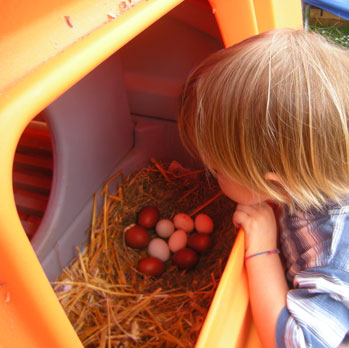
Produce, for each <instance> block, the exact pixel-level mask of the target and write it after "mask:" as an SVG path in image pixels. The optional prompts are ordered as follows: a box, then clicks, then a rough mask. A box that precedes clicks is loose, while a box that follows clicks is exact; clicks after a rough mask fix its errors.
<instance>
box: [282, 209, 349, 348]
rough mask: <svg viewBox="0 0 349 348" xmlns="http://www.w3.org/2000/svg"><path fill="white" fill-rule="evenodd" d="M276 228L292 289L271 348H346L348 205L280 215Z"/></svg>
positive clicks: (348, 346)
mask: <svg viewBox="0 0 349 348" xmlns="http://www.w3.org/2000/svg"><path fill="white" fill-rule="evenodd" d="M280 226H281V235H280V242H281V243H282V248H283V252H284V256H285V257H286V260H287V278H288V280H289V281H290V282H291V283H292V289H291V290H290V291H289V292H288V294H287V302H286V307H285V308H284V309H283V310H282V311H281V313H280V315H279V318H278V322H277V327H276V346H277V348H344V347H346V348H349V205H345V206H342V207H338V206H331V207H330V209H328V210H327V211H326V212H321V213H320V212H319V213H311V214H304V213H296V214H293V215H288V214H287V211H284V212H283V214H282V217H281V219H280Z"/></svg>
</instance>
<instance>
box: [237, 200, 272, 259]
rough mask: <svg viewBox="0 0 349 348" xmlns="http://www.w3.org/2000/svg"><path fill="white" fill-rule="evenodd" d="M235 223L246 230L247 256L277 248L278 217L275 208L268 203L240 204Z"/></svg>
mask: <svg viewBox="0 0 349 348" xmlns="http://www.w3.org/2000/svg"><path fill="white" fill-rule="evenodd" d="M233 223H234V224H235V226H238V227H240V226H241V227H242V228H243V229H244V230H245V254H246V256H248V255H252V254H255V253H258V252H261V251H268V250H273V249H275V248H276V245H277V227H276V219H275V215H274V211H273V209H272V208H271V207H270V206H269V205H268V204H267V203H258V204H255V205H245V204H238V205H237V207H236V210H235V212H234V215H233Z"/></svg>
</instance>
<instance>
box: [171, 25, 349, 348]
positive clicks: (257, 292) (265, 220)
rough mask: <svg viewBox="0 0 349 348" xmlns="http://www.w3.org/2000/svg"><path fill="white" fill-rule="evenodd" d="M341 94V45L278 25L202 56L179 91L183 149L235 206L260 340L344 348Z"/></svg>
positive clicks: (346, 272) (345, 86)
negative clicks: (277, 211) (276, 211)
mask: <svg viewBox="0 0 349 348" xmlns="http://www.w3.org/2000/svg"><path fill="white" fill-rule="evenodd" d="M348 96H349V55H348V51H346V50H344V49H341V48H339V47H336V46H334V45H332V44H330V43H328V42H327V41H326V40H325V39H323V38H322V37H321V36H319V35H317V34H315V33H309V32H305V31H303V30H295V29H277V30H272V31H269V32H266V33H262V34H260V35H257V36H254V37H251V38H249V39H247V40H245V41H243V42H241V43H239V44H237V45H234V46H232V47H229V48H226V49H223V50H221V51H219V52H216V53H214V54H213V55H211V56H209V57H208V58H207V59H206V60H205V61H204V62H202V64H201V65H200V66H198V67H197V68H196V69H195V70H194V71H193V72H192V74H191V75H190V76H189V78H188V80H187V82H186V84H185V86H184V89H183V93H182V95H181V98H180V109H179V114H178V124H179V131H180V136H181V139H182V141H183V143H184V145H185V146H186V148H187V149H188V151H190V152H191V153H193V154H195V155H197V156H199V157H200V158H201V159H202V161H203V163H204V164H205V165H206V167H207V168H208V169H209V170H210V171H211V172H212V173H213V174H214V175H216V177H217V180H218V182H219V184H220V186H221V188H222V191H223V192H224V193H225V194H226V195H227V196H228V197H230V198H231V199H232V200H234V201H236V202H237V203H238V205H237V208H236V210H235V212H234V214H233V222H234V224H235V225H237V226H242V227H243V229H244V230H245V236H246V238H245V262H246V268H247V274H248V282H249V292H250V300H251V307H252V313H253V317H254V321H255V324H256V327H257V331H258V334H259V337H260V339H261V342H262V345H263V347H265V348H273V347H278V348H280V347H287V348H290V347H297V348H298V347H307V348H308V347H312V348H317V347H331V348H332V347H333V348H335V347H336V348H337V347H349V124H348V117H349V97H348ZM268 201H272V202H274V204H276V205H278V206H279V207H280V210H281V214H280V218H279V221H278V223H279V226H280V229H279V230H280V231H279V232H280V238H279V239H278V238H277V221H276V219H275V215H274V212H273V210H272V209H271V208H270V205H269V204H268V203H267V202H268ZM278 243H280V246H281V247H280V248H281V254H282V255H283V257H284V258H285V260H286V264H285V266H286V274H285V272H284V269H283V265H282V263H281V259H280V255H281V254H280V253H279V250H278Z"/></svg>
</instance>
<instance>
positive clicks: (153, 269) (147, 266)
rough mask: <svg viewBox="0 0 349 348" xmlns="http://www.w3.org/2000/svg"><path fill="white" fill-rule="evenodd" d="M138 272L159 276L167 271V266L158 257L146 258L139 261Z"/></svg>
mask: <svg viewBox="0 0 349 348" xmlns="http://www.w3.org/2000/svg"><path fill="white" fill-rule="evenodd" d="M138 270H139V271H140V272H141V273H144V274H147V275H151V276H159V275H160V274H162V273H163V272H164V271H165V264H164V263H163V262H162V261H161V260H160V259H158V258H157V257H146V258H145V259H143V260H141V261H139V263H138Z"/></svg>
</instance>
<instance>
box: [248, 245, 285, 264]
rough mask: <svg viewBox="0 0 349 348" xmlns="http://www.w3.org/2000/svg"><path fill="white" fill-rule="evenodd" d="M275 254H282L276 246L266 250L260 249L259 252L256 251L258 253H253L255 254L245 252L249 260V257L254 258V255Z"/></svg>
mask: <svg viewBox="0 0 349 348" xmlns="http://www.w3.org/2000/svg"><path fill="white" fill-rule="evenodd" d="M274 254H280V250H279V249H277V248H274V249H270V250H264V251H259V252H256V253H253V254H247V253H246V254H245V261H247V260H249V259H252V258H254V257H257V256H262V255H266V256H268V255H274Z"/></svg>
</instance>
